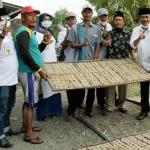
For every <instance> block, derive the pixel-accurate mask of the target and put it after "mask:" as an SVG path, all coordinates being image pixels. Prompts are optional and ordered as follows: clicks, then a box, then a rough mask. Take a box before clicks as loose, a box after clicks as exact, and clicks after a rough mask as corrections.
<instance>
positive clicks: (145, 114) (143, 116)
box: [137, 112, 148, 120]
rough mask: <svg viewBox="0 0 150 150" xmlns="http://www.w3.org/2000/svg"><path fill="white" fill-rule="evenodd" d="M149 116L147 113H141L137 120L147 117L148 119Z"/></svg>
mask: <svg viewBox="0 0 150 150" xmlns="http://www.w3.org/2000/svg"><path fill="white" fill-rule="evenodd" d="M147 116H148V114H147V113H145V112H141V113H139V115H138V116H137V120H143V119H144V118H145V117H147Z"/></svg>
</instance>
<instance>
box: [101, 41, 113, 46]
mask: <svg viewBox="0 0 150 150" xmlns="http://www.w3.org/2000/svg"><path fill="white" fill-rule="evenodd" d="M102 45H103V46H111V40H104V41H103V43H102Z"/></svg>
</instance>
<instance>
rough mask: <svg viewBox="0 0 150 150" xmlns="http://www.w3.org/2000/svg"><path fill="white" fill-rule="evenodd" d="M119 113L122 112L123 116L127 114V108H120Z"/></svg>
mask: <svg viewBox="0 0 150 150" xmlns="http://www.w3.org/2000/svg"><path fill="white" fill-rule="evenodd" d="M118 111H120V112H121V113H123V114H127V112H128V110H127V109H126V108H118Z"/></svg>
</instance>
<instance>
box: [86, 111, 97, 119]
mask: <svg viewBox="0 0 150 150" xmlns="http://www.w3.org/2000/svg"><path fill="white" fill-rule="evenodd" d="M85 114H86V115H87V116H88V117H90V118H95V116H96V114H95V113H92V112H90V113H85Z"/></svg>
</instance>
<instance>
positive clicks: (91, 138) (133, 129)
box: [7, 85, 150, 150]
mask: <svg viewBox="0 0 150 150" xmlns="http://www.w3.org/2000/svg"><path fill="white" fill-rule="evenodd" d="M61 94H62V105H63V106H62V107H63V112H62V114H61V115H58V116H54V117H50V118H49V119H48V120H47V121H45V122H43V121H37V120H36V116H35V115H34V120H33V124H34V125H36V126H41V127H42V128H43V130H42V131H41V132H38V133H36V135H37V136H39V137H40V138H42V139H43V140H44V143H43V144H40V145H34V144H30V143H27V142H24V141H23V136H24V134H23V133H22V134H20V135H17V136H11V137H7V138H8V140H10V142H12V143H14V147H13V148H12V150H33V149H34V148H36V150H76V149H80V148H83V147H88V146H90V145H96V144H100V143H101V142H104V140H103V139H102V138H101V137H100V136H98V135H97V134H96V133H95V132H93V131H92V130H91V129H90V128H88V127H87V126H86V125H84V124H83V123H81V122H80V121H78V120H77V119H75V121H74V122H73V123H68V122H66V121H65V117H66V116H67V112H66V107H67V105H68V104H67V98H66V93H65V91H64V92H61ZM22 103H23V93H22V89H21V87H20V85H18V86H17V97H16V105H15V107H14V108H13V112H12V114H11V117H10V119H11V128H12V129H14V130H18V129H20V127H21V124H22V114H21V108H22ZM126 105H127V108H128V110H129V111H128V114H122V113H120V112H118V111H117V110H116V111H114V112H113V113H111V114H110V115H109V116H107V117H105V116H102V115H101V113H102V110H101V109H100V108H99V107H98V105H97V103H96V100H95V103H94V106H93V111H94V112H96V114H97V117H96V118H94V119H91V118H88V117H87V116H85V115H84V110H79V109H78V110H77V111H76V116H82V117H83V118H85V119H86V120H87V121H88V122H89V123H91V124H92V125H93V126H94V127H95V128H96V129H98V130H99V131H102V132H103V133H104V134H105V135H107V136H108V137H109V138H110V139H117V138H120V137H124V136H129V135H134V134H137V133H142V132H146V131H149V130H150V121H149V120H150V116H148V117H147V118H145V119H144V120H143V121H138V120H136V116H137V114H138V113H139V112H140V109H141V107H140V105H136V104H134V103H132V102H128V101H127V102H126Z"/></svg>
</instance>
